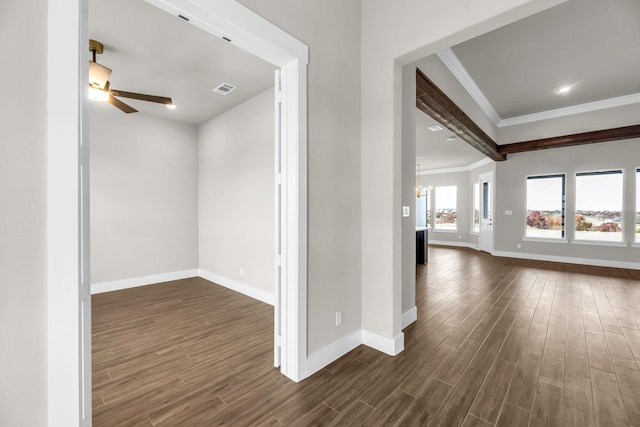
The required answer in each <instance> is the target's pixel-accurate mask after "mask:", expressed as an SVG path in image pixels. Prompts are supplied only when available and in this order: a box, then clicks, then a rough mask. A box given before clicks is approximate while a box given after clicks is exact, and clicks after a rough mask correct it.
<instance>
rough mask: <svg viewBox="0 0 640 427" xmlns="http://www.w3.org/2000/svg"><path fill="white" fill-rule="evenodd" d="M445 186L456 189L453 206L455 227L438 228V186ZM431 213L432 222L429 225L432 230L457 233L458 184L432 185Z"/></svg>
mask: <svg viewBox="0 0 640 427" xmlns="http://www.w3.org/2000/svg"><path fill="white" fill-rule="evenodd" d="M447 187H453V188H455V190H456V197H455V202H456V206H455V211H456V222H455V223H454V225H455V228H451V229H449V228H439V227H438V219H437V214H438V188H447ZM432 193H433V207H432V208H433V215H432V216H431V222H432V223H433V224H432V226H431V230H433V231H437V232H439V233H457V232H458V185H456V184H453V185H439V186H435V187H433V192H432Z"/></svg>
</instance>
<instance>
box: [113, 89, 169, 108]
mask: <svg viewBox="0 0 640 427" xmlns="http://www.w3.org/2000/svg"><path fill="white" fill-rule="evenodd" d="M111 94H112V95H114V96H121V97H123V98H131V99H139V100H141V101H149V102H157V103H158V104H166V105H172V104H173V101H171V98H168V97H166V96H156V95H145V94H144V93H136V92H127V91H124V90H117V89H111Z"/></svg>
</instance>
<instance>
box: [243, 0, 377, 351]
mask: <svg viewBox="0 0 640 427" xmlns="http://www.w3.org/2000/svg"><path fill="white" fill-rule="evenodd" d="M240 3H242V4H244V5H245V6H247V7H248V8H250V9H252V10H253V11H254V12H256V13H257V14H259V15H261V16H263V17H264V18H265V19H267V20H269V21H271V22H272V23H273V24H275V25H277V26H278V27H280V28H282V29H283V30H284V31H286V32H288V33H289V34H291V35H293V36H294V37H296V38H297V39H299V40H300V41H302V42H303V43H305V44H306V45H307V46H309V54H310V56H309V67H308V188H307V190H308V211H309V214H308V215H309V216H308V250H309V252H308V260H309V263H308V338H309V341H308V352H309V354H312V353H314V352H316V351H318V350H320V349H322V348H323V347H325V346H327V345H329V344H332V343H334V342H335V341H337V340H338V339H340V338H343V337H345V336H347V335H349V334H350V333H353V332H355V331H358V330H359V329H360V325H361V323H360V320H361V319H360V277H361V276H360V233H361V230H360V190H361V183H360V125H359V123H360V61H359V58H360V1H359V0H305V1H299V0H240ZM367 232H368V233H371V234H372V235H375V234H377V233H378V230H373V229H372V230H368V231H367ZM338 310H341V311H342V312H343V323H342V325H341V326H336V322H335V313H336V312H337V311H338Z"/></svg>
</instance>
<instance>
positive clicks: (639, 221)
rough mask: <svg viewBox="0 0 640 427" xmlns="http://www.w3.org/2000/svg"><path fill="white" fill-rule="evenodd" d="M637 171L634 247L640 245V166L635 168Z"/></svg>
mask: <svg viewBox="0 0 640 427" xmlns="http://www.w3.org/2000/svg"><path fill="white" fill-rule="evenodd" d="M635 171H636V203H635V207H636V210H635V212H634V214H635V220H634V221H633V229H634V233H633V235H634V239H633V243H632V245H633V246H634V247H640V167H637V168H635Z"/></svg>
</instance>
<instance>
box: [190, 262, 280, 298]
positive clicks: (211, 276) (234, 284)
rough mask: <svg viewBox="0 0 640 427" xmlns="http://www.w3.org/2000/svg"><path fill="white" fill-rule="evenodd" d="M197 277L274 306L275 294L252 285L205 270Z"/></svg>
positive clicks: (199, 272) (201, 270)
mask: <svg viewBox="0 0 640 427" xmlns="http://www.w3.org/2000/svg"><path fill="white" fill-rule="evenodd" d="M197 275H198V276H200V277H202V278H203V279H207V280H208V281H210V282H213V283H215V284H217V285H220V286H224V287H225V288H229V289H231V290H232V291H236V292H239V293H241V294H244V295H246V296H248V297H251V298H253V299H257V300H258V301H262V302H264V303H267V304H269V305H274V296H273V293H270V292H266V291H263V290H262V289H257V288H254V287H253V286H251V285H247V284H246V283H242V282H238V281H237V280H233V279H229V278H226V277H223V276H219V275H217V274H215V273H211V272H210V271H207V270H203V269H198V274H197Z"/></svg>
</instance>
